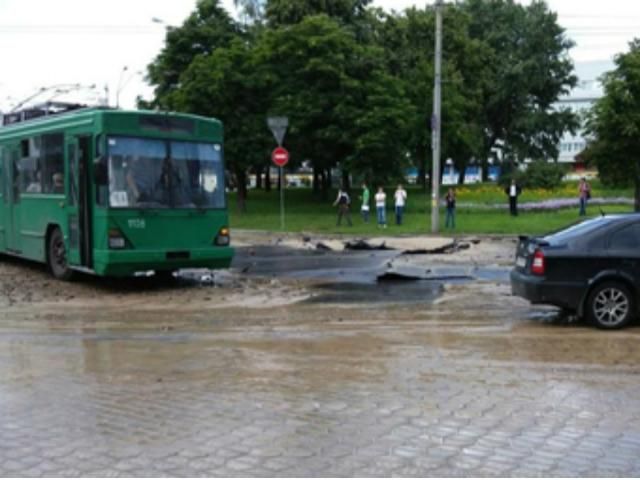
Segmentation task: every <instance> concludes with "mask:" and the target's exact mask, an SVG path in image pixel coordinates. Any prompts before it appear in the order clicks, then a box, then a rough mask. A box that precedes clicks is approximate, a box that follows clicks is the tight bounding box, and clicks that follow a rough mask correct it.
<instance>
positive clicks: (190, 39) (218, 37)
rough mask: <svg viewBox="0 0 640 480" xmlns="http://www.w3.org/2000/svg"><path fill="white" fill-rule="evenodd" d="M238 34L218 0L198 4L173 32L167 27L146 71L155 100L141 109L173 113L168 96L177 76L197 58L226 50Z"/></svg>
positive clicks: (176, 80) (176, 85)
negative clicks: (163, 110) (157, 52)
mask: <svg viewBox="0 0 640 480" xmlns="http://www.w3.org/2000/svg"><path fill="white" fill-rule="evenodd" d="M239 33H240V29H239V27H238V25H237V24H236V23H235V22H234V21H233V19H232V18H231V16H230V15H229V14H228V13H227V11H226V10H225V9H224V8H222V7H221V6H220V2H219V0H198V3H197V4H196V9H195V11H194V12H193V13H192V14H191V15H189V17H188V18H187V19H186V20H185V21H184V23H183V24H182V25H181V26H180V27H177V28H173V27H168V28H167V35H166V39H165V47H164V48H163V49H162V51H161V52H160V53H159V54H158V56H157V57H156V58H155V60H154V61H153V62H152V63H151V64H150V65H149V67H148V80H149V82H150V83H151V85H154V86H155V98H154V100H153V101H152V102H151V103H150V104H144V105H143V106H145V107H147V108H150V107H161V108H164V109H173V108H174V106H173V105H172V104H171V102H170V94H171V92H173V91H175V90H176V89H177V88H178V86H179V82H180V75H182V73H183V72H184V71H185V70H186V69H187V68H188V67H189V65H190V64H191V62H192V61H193V60H194V59H195V58H196V57H197V56H199V55H209V54H211V53H212V52H213V51H214V50H216V49H217V48H221V47H226V46H228V45H229V43H230V42H231V41H232V40H233V39H234V38H235V37H236V36H237V35H239Z"/></svg>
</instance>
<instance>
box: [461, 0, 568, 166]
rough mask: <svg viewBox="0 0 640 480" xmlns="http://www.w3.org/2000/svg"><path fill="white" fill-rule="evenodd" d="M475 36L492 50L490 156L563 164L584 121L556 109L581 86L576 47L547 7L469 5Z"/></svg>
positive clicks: (487, 81) (487, 95) (493, 2)
mask: <svg viewBox="0 0 640 480" xmlns="http://www.w3.org/2000/svg"><path fill="white" fill-rule="evenodd" d="M460 8H461V9H462V10H463V11H465V12H467V13H468V14H469V18H470V19H471V23H470V25H469V35H470V37H471V38H472V39H476V40H479V41H481V42H483V43H484V44H486V45H487V46H488V47H489V48H490V58H489V60H488V61H487V66H488V71H486V70H485V71H484V75H483V76H482V77H480V78H478V81H479V82H481V83H482V85H483V87H482V97H483V98H482V102H481V105H482V117H481V119H480V121H481V124H482V125H483V127H484V129H483V131H484V132H485V135H484V136H485V138H484V155H483V156H482V158H483V159H484V158H488V156H489V152H490V151H491V149H492V148H494V147H496V146H498V144H497V143H496V142H498V140H500V141H501V143H500V144H499V145H503V147H501V148H502V149H503V151H504V153H505V156H507V157H512V158H520V159H523V158H557V155H558V151H557V145H558V144H559V142H560V138H561V137H562V134H563V132H564V131H566V130H567V129H569V130H574V129H575V128H577V127H578V121H577V118H576V116H575V115H574V114H572V113H571V112H570V111H569V110H568V109H566V110H556V109H554V108H552V107H553V105H554V103H555V102H556V101H557V99H558V98H559V96H561V95H564V94H567V93H569V91H570V89H571V88H573V87H574V86H575V85H576V83H577V77H576V76H575V75H574V74H573V64H572V62H571V60H570V59H569V57H568V55H567V54H568V51H569V49H570V48H571V47H572V46H573V42H572V41H571V40H569V39H568V38H567V37H566V36H565V34H564V29H563V28H562V27H560V26H559V25H558V22H557V15H556V14H555V13H553V12H550V11H549V10H548V6H547V4H546V3H545V2H531V3H530V4H529V5H527V6H524V5H521V4H518V3H515V2H514V1H513V0H465V1H464V2H461V3H460Z"/></svg>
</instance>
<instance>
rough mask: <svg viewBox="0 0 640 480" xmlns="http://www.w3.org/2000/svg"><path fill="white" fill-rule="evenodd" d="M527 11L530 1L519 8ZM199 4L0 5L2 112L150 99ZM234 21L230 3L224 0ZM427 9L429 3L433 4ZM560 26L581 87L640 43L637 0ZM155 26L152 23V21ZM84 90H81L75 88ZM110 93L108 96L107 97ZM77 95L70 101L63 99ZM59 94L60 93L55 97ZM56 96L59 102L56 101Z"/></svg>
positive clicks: (581, 7)
mask: <svg viewBox="0 0 640 480" xmlns="http://www.w3.org/2000/svg"><path fill="white" fill-rule="evenodd" d="M518 1H520V2H521V3H529V2H530V1H531V0H518ZM195 3H196V0H172V1H158V0H109V1H108V2H105V1H104V0H101V1H98V0H0V60H1V62H2V64H1V66H0V111H7V110H10V108H12V107H13V106H15V105H16V104H18V103H20V102H21V101H23V100H25V99H27V98H28V97H30V96H33V95H34V94H37V93H38V92H39V91H40V89H41V88H43V87H52V86H57V88H54V89H52V90H48V93H40V95H38V96H36V97H35V98H34V100H32V101H37V100H41V101H46V100H49V99H51V98H52V96H53V97H54V98H53V99H59V100H70V99H75V100H84V101H87V102H98V101H104V100H105V99H106V98H107V95H108V99H109V105H111V106H115V105H116V103H119V105H120V106H121V107H125V108H131V107H134V105H135V98H136V96H137V95H142V96H143V97H145V98H149V97H150V96H151V93H152V90H151V88H150V87H149V86H148V85H146V84H145V82H144V79H143V74H144V71H145V70H146V66H147V65H148V64H149V63H150V62H151V61H152V60H153V58H154V57H155V56H156V55H157V54H158V52H159V51H160V50H161V49H162V46H163V44H164V36H165V31H166V27H167V26H171V25H173V26H177V25H180V24H181V23H182V21H183V20H184V19H185V18H186V17H187V16H188V15H189V13H191V12H192V11H193V9H194V7H195ZM222 3H223V4H224V6H225V7H226V8H227V9H228V10H229V11H230V12H232V13H233V14H235V8H234V6H233V0H222ZM426 3H432V0H428V1H427V2H426ZM547 3H548V4H549V6H550V8H551V9H552V10H554V11H556V12H558V15H559V23H560V24H561V25H562V26H563V27H565V28H566V29H567V33H568V35H569V36H570V37H571V38H573V39H574V40H575V42H576V43H577V46H576V47H575V48H574V49H573V50H572V51H571V56H572V58H573V59H574V62H575V63H576V67H577V72H578V75H579V76H580V77H581V80H583V82H584V83H583V84H582V87H583V88H585V89H587V90H593V89H597V83H595V82H594V81H595V80H596V77H597V76H598V75H599V73H601V72H602V71H604V70H606V69H609V68H610V67H611V65H612V59H613V56H614V55H615V54H616V53H620V52H623V51H626V50H627V45H628V42H629V41H630V40H631V39H632V38H633V36H634V33H635V34H636V35H640V1H638V0H607V1H606V2H603V1H594V0H548V1H547ZM424 4H425V2H424V1H423V2H415V1H414V0H374V2H373V5H375V6H379V7H382V8H384V9H386V10H392V9H393V10H396V11H401V10H403V9H404V8H406V7H409V6H413V5H417V6H423V5H424ZM154 19H155V20H154ZM78 85H80V86H78ZM107 88H108V92H107ZM70 90H73V91H74V93H73V94H67V93H65V91H70ZM56 92H57V93H56ZM56 94H57V95H58V96H55V95H56Z"/></svg>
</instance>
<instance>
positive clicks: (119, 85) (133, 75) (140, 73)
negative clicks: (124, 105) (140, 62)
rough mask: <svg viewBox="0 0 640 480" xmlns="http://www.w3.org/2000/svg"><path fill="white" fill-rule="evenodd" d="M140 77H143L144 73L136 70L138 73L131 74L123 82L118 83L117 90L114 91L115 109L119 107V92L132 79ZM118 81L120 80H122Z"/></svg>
mask: <svg viewBox="0 0 640 480" xmlns="http://www.w3.org/2000/svg"><path fill="white" fill-rule="evenodd" d="M123 72H124V71H123ZM140 75H144V73H143V72H142V71H141V70H138V71H135V72H132V73H131V75H129V76H128V77H127V79H126V80H125V81H124V82H120V81H118V90H117V91H116V108H117V107H119V106H120V92H122V91H123V90H124V88H125V87H126V86H127V84H128V83H129V82H130V81H131V79H132V78H133V77H135V76H140ZM120 80H122V78H121V79H120Z"/></svg>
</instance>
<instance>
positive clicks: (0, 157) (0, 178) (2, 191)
mask: <svg viewBox="0 0 640 480" xmlns="http://www.w3.org/2000/svg"><path fill="white" fill-rule="evenodd" d="M4 155H5V154H4V148H2V147H0V195H2V203H6V202H7V189H6V185H5V178H4V175H5V171H4V162H5V160H4Z"/></svg>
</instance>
